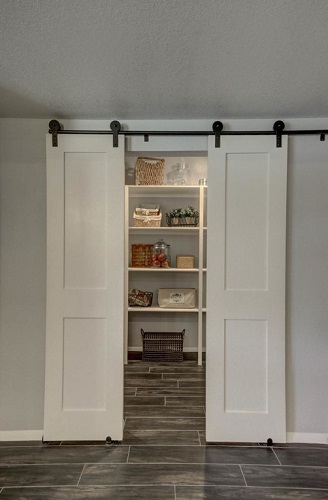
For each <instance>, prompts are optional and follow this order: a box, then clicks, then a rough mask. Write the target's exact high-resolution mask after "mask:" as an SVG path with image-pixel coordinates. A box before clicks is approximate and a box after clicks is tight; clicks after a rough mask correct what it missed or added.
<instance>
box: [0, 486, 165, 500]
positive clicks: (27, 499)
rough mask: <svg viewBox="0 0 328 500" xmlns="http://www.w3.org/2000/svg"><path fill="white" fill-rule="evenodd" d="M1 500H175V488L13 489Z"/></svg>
mask: <svg viewBox="0 0 328 500" xmlns="http://www.w3.org/2000/svg"><path fill="white" fill-rule="evenodd" d="M0 499H1V500H86V499H94V500H175V493H174V487H173V486H158V485H156V486H155V487H154V486H133V488H132V487H131V486H117V487H115V486H91V487H90V486H75V487H61V488H58V487H57V488H46V487H44V488H11V489H4V490H3V491H2V493H0Z"/></svg>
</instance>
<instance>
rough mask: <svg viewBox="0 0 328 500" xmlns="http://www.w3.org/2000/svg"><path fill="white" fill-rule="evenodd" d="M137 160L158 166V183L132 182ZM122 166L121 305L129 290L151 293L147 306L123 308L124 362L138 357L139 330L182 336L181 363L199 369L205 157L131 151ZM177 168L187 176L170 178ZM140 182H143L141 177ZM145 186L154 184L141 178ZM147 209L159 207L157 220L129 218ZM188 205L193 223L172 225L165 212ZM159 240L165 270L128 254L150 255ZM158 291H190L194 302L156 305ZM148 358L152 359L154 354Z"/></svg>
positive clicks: (203, 309)
mask: <svg viewBox="0 0 328 500" xmlns="http://www.w3.org/2000/svg"><path fill="white" fill-rule="evenodd" d="M139 157H140V158H143V157H145V158H146V161H148V163H149V162H151V161H153V164H154V170H156V168H157V169H158V170H161V172H163V177H162V178H161V179H158V180H157V181H155V182H163V181H164V182H163V184H157V185H154V184H153V185H144V184H143V185H142V184H139V185H136V184H135V177H136V176H135V165H136V162H137V160H138V158H139ZM149 158H155V159H158V158H160V159H163V160H164V168H161V167H160V166H159V167H156V161H155V160H149ZM125 165H126V188H125V214H126V215H125V241H126V244H125V263H126V264H125V293H126V298H125V301H126V303H128V296H127V295H128V293H129V291H131V290H135V289H137V290H142V291H148V292H150V293H151V294H152V304H151V306H150V307H140V306H139V307H138V306H137V307H134V306H133V305H130V306H128V307H126V308H125V362H128V359H129V358H130V359H138V357H139V358H141V353H142V350H143V338H142V335H141V331H142V330H143V331H146V332H165V333H169V332H177V333H178V332H180V333H181V332H184V335H183V352H184V359H189V360H190V359H194V360H195V361H196V362H197V363H198V364H200V365H201V364H202V362H203V360H204V359H205V346H206V317H205V315H206V235H207V222H206V220H207V219H206V217H207V211H206V202H207V186H206V179H207V157H206V156H205V155H204V153H202V152H198V153H196V154H193V155H192V156H190V155H188V156H187V155H186V153H183V152H182V153H181V154H180V155H179V152H172V153H171V154H167V153H165V155H164V154H162V155H159V154H158V152H146V153H145V152H143V153H140V154H139V155H136V154H133V153H130V154H128V155H126V160H125ZM181 168H182V169H185V170H187V171H188V174H189V175H188V176H185V177H183V176H180V177H179V176H178V177H176V178H174V173H176V172H179V171H181ZM140 182H144V181H143V180H142V179H141V181H140ZM145 182H154V181H153V180H151V181H147V179H145ZM151 206H154V207H156V206H158V207H159V211H160V216H159V217H157V220H156V217H155V220H154V218H153V219H152V218H151V216H147V215H146V216H145V217H144V218H143V220H142V217H139V219H138V218H136V217H134V215H135V214H136V213H138V210H139V213H141V211H140V208H142V207H146V209H147V207H151ZM187 207H189V208H190V207H191V208H192V209H195V211H196V212H197V214H198V216H197V221H195V220H191V219H189V220H188V221H187V222H186V220H185V219H182V218H179V219H176V220H175V223H174V225H172V223H171V222H170V219H169V213H170V212H172V211H173V210H178V209H182V210H184V209H186V208H187ZM144 213H145V212H144ZM140 219H141V220H140ZM158 219H159V220H158ZM189 221H190V222H189ZM169 224H170V225H169ZM159 241H163V242H164V245H167V246H168V248H169V251H170V263H169V265H168V267H158V268H157V267H155V265H153V264H152V262H151V260H150V259H149V260H148V261H147V260H146V261H143V259H142V257H141V261H140V262H138V260H137V258H136V257H134V256H133V254H132V253H133V252H134V253H136V252H137V253H138V252H139V253H140V252H141V253H142V252H145V251H146V250H147V246H149V247H150V248H149V250H148V251H151V247H152V245H155V244H156V243H157V242H159ZM183 257H185V259H183ZM133 258H134V262H133V261H132V260H133ZM155 264H156V263H155ZM159 289H165V290H167V291H168V293H169V292H170V291H172V292H173V291H174V289H177V290H181V289H183V290H189V291H193V292H194V293H195V304H193V305H192V307H190V306H188V305H187V307H186V305H184V304H183V303H182V304H181V303H180V307H178V306H179V304H173V302H171V304H170V303H167V304H165V305H164V307H160V306H159V304H158V290H159ZM180 299H181V297H180ZM167 337H168V338H169V336H167ZM163 342H164V344H165V341H163ZM164 344H163V345H164ZM171 347H172V346H171ZM173 348H174V346H173ZM149 349H150V347H149ZM157 349H159V350H158V353H157V354H158V356H157V359H158V360H159V361H160V360H163V359H165V354H164V353H163V352H160V348H159V347H157ZM179 349H181V346H179ZM138 353H139V354H138ZM145 354H146V356H147V353H144V355H145ZM167 356H168V357H167V359H168V360H170V359H171V360H172V361H173V360H174V353H172V355H171V356H170V355H169V354H167ZM153 360H156V353H154V359H153Z"/></svg>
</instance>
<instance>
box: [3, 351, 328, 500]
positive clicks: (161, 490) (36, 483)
mask: <svg viewBox="0 0 328 500" xmlns="http://www.w3.org/2000/svg"><path fill="white" fill-rule="evenodd" d="M88 498H92V499H98V500H100V499H102V500H105V499H109V500H114V499H115V500H127V499H134V500H136V499H139V500H143V499H147V500H194V499H198V500H200V499H207V500H214V499H215V500H216V499H230V500H234V499H252V500H265V499H271V500H272V499H274V500H276V499H279V500H283V499H297V500H302V499H320V500H323V499H328V446H326V445H279V444H277V445H273V446H272V447H267V446H261V445H259V444H256V443H255V444H254V443H253V444H250V445H238V444H236V445H233V446H232V445H230V446H228V445H220V446H219V445H209V446H206V444H205V371H204V368H203V367H199V366H197V365H196V363H195V362H191V361H186V362H183V363H163V364H151V363H143V362H141V361H136V362H130V363H129V365H127V366H126V368H125V430H124V440H123V442H122V443H121V444H112V445H108V444H107V445H106V444H105V443H103V442H102V443H98V442H97V443H83V444H81V443H72V442H70V443H68V442H65V443H51V444H48V445H43V444H42V443H40V442H21V443H16V442H14V443H12V442H2V443H0V500H4V499H15V500H25V499H40V500H41V499H42V500H50V499H51V500H64V499H65V500H66V499H67V500H68V499H73V500H76V499H88Z"/></svg>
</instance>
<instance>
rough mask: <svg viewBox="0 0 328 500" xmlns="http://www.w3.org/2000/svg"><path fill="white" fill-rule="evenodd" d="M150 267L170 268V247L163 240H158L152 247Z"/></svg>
mask: <svg viewBox="0 0 328 500" xmlns="http://www.w3.org/2000/svg"><path fill="white" fill-rule="evenodd" d="M151 267H162V268H165V267H171V252H170V245H168V244H167V243H165V241H163V240H159V241H157V242H156V243H154V245H153V248H152V255H151Z"/></svg>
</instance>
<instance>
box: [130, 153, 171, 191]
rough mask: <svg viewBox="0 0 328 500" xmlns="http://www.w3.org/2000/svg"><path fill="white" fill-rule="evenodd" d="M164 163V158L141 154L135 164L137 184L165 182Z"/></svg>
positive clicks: (159, 183)
mask: <svg viewBox="0 0 328 500" xmlns="http://www.w3.org/2000/svg"><path fill="white" fill-rule="evenodd" d="M164 163H165V160H164V159H160V158H147V157H141V156H139V158H137V161H136V164H135V183H136V185H137V186H140V185H144V186H146V185H161V184H164Z"/></svg>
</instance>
